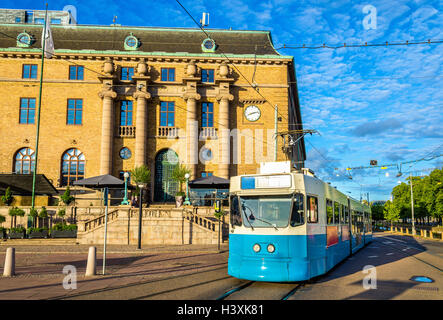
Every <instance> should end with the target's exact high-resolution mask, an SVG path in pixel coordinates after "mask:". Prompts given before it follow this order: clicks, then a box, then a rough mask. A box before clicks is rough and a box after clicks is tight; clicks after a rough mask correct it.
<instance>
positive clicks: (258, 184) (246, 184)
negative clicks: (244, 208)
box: [241, 174, 291, 190]
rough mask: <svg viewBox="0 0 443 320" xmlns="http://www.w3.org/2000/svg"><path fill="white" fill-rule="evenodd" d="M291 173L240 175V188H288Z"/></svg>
mask: <svg viewBox="0 0 443 320" xmlns="http://www.w3.org/2000/svg"><path fill="white" fill-rule="evenodd" d="M290 187H291V175H289V174H285V175H272V176H255V177H248V176H246V177H241V188H242V189H245V190H247V189H275V188H290Z"/></svg>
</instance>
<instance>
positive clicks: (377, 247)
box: [368, 247, 378, 249]
mask: <svg viewBox="0 0 443 320" xmlns="http://www.w3.org/2000/svg"><path fill="white" fill-rule="evenodd" d="M368 248H369V249H378V247H368Z"/></svg>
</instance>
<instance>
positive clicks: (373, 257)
mask: <svg viewBox="0 0 443 320" xmlns="http://www.w3.org/2000/svg"><path fill="white" fill-rule="evenodd" d="M368 258H378V256H369V257H368Z"/></svg>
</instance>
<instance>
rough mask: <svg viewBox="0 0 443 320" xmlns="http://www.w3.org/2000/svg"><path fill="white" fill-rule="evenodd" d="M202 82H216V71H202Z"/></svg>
mask: <svg viewBox="0 0 443 320" xmlns="http://www.w3.org/2000/svg"><path fill="white" fill-rule="evenodd" d="M202 82H205V83H213V82H214V69H202Z"/></svg>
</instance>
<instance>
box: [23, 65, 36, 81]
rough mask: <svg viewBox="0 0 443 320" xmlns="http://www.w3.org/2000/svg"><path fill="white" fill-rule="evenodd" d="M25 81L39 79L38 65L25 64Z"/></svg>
mask: <svg viewBox="0 0 443 320" xmlns="http://www.w3.org/2000/svg"><path fill="white" fill-rule="evenodd" d="M22 71H23V72H22V78H23V79H37V65H36V64H24V65H23V70H22Z"/></svg>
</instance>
